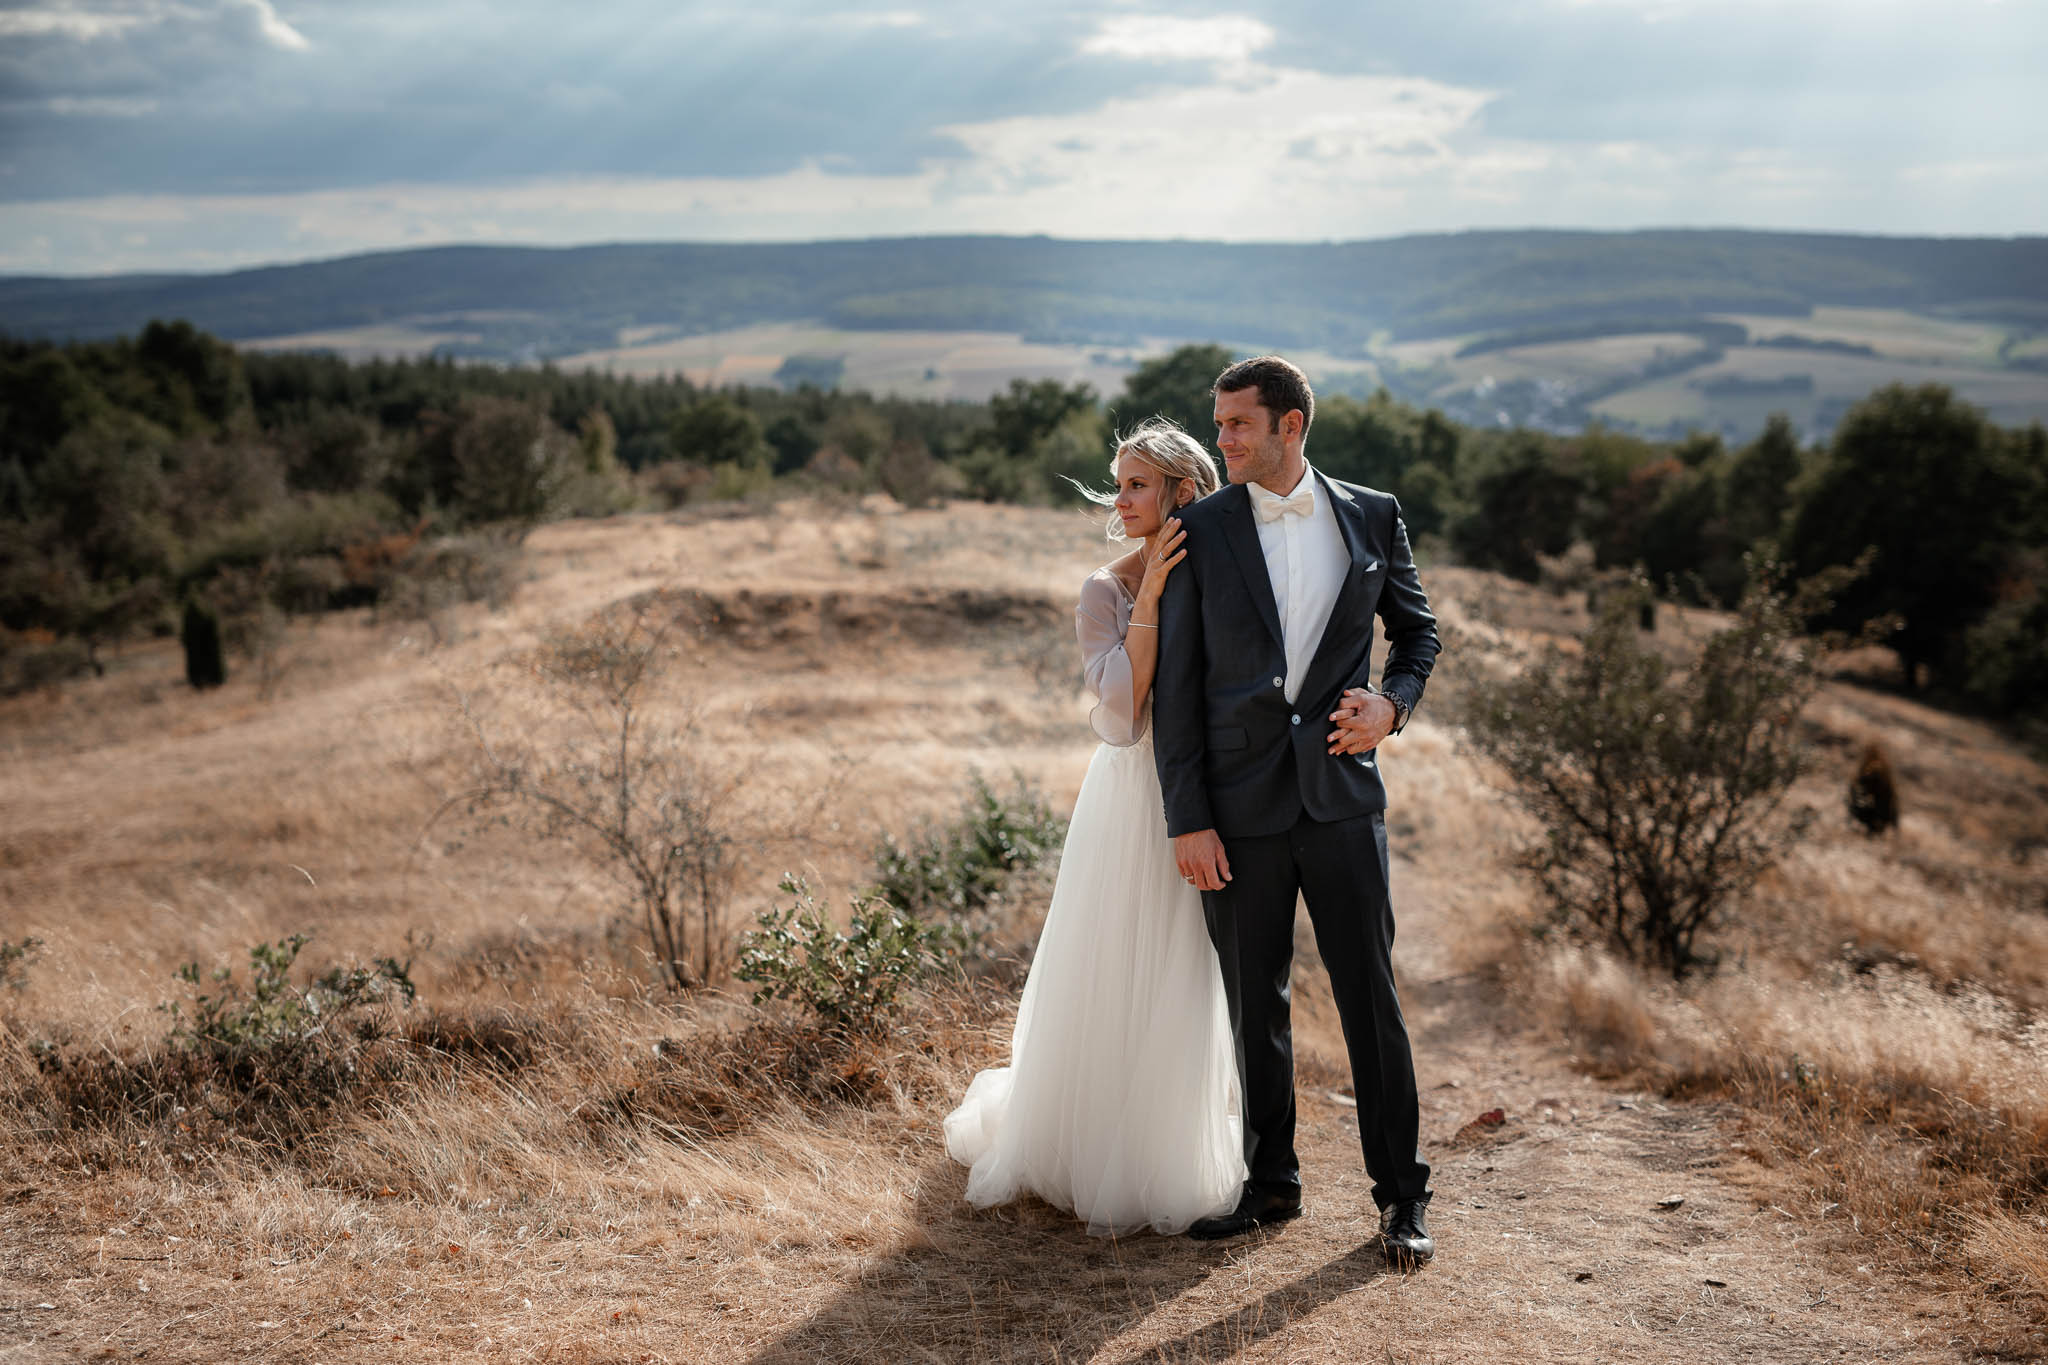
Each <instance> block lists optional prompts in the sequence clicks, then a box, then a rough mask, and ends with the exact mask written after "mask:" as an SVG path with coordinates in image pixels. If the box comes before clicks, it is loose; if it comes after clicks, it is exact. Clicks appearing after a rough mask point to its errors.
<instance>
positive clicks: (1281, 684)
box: [1273, 678, 1287, 687]
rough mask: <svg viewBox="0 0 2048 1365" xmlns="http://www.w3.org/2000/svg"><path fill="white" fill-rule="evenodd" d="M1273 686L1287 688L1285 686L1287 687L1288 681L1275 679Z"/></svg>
mask: <svg viewBox="0 0 2048 1365" xmlns="http://www.w3.org/2000/svg"><path fill="white" fill-rule="evenodd" d="M1273 686H1275V687H1285V686H1287V679H1285V678H1275V679H1273Z"/></svg>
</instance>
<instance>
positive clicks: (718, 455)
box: [668, 393, 769, 467]
mask: <svg viewBox="0 0 2048 1365" xmlns="http://www.w3.org/2000/svg"><path fill="white" fill-rule="evenodd" d="M668 432H669V449H670V450H671V451H673V452H674V454H675V456H676V458H677V459H680V460H689V461H691V462H693V463H696V464H706V465H719V464H734V465H743V466H748V467H754V466H760V465H765V464H767V462H768V459H769V452H768V442H767V440H766V438H765V437H764V436H763V434H762V431H761V419H760V418H759V417H757V416H755V415H754V413H753V410H752V409H750V408H748V407H747V406H746V405H745V404H743V403H741V402H740V401H739V400H738V399H736V398H734V397H732V395H730V394H725V393H713V394H706V395H705V396H704V397H702V398H700V399H698V400H697V401H696V402H694V403H691V404H689V405H688V406H686V407H683V408H679V409H678V410H677V411H676V415H675V417H674V418H673V419H672V420H671V421H670V423H669V429H668Z"/></svg>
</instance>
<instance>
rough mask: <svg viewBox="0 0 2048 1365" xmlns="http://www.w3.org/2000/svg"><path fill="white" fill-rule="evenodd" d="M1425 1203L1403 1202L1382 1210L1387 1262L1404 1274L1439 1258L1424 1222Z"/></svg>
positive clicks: (1381, 1236)
mask: <svg viewBox="0 0 2048 1365" xmlns="http://www.w3.org/2000/svg"><path fill="white" fill-rule="evenodd" d="M1428 1203H1429V1201H1428V1200H1426V1199H1403V1200H1402V1201H1401V1202H1400V1203H1398V1204H1389V1205H1387V1207H1385V1208H1384V1209H1381V1210H1380V1245H1381V1246H1383V1247H1384V1248H1385V1249H1386V1255H1387V1260H1388V1261H1390V1262H1391V1263H1393V1264H1394V1265H1396V1266H1399V1267H1400V1268H1402V1269H1403V1270H1412V1269H1414V1268H1415V1267H1416V1266H1418V1265H1421V1264H1422V1263H1423V1262H1424V1261H1427V1260H1428V1259H1429V1258H1430V1257H1432V1256H1434V1255H1436V1243H1435V1242H1433V1241H1431V1240H1430V1237H1429V1228H1428V1227H1427V1226H1425V1225H1424V1223H1423V1221H1422V1211H1423V1209H1424V1208H1426V1207H1427V1206H1428Z"/></svg>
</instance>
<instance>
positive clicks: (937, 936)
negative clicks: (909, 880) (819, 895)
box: [733, 877, 974, 1033]
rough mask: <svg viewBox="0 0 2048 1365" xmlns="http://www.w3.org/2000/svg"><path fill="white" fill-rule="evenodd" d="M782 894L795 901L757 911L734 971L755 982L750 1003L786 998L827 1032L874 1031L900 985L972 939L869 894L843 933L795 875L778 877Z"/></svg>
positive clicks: (858, 901)
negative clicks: (755, 925)
mask: <svg viewBox="0 0 2048 1365" xmlns="http://www.w3.org/2000/svg"><path fill="white" fill-rule="evenodd" d="M782 891H783V894H785V895H788V896H791V897H794V900H793V902H792V903H791V904H789V905H771V906H770V907H769V908H768V909H766V910H763V911H762V912H761V915H760V921H759V923H760V927H759V928H757V929H754V930H752V931H750V932H748V933H747V934H745V935H744V936H743V937H742V938H741V940H740V960H739V966H738V968H736V969H735V970H734V972H733V975H734V976H736V977H738V978H739V979H740V980H742V981H752V982H756V983H758V984H759V989H758V990H756V991H755V992H754V1003H755V1004H762V1003H765V1002H766V1001H769V1000H789V1001H791V1002H793V1003H795V1004H797V1005H799V1006H801V1007H802V1008H804V1009H806V1010H808V1011H809V1012H810V1013H812V1014H814V1015H816V1016H817V1018H818V1020H819V1022H820V1023H822V1024H824V1025H825V1026H826V1027H827V1028H828V1029H834V1030H840V1031H845V1032H851V1033H873V1032H875V1031H876V1030H877V1029H878V1028H879V1027H880V1026H881V1024H882V1023H883V1022H884V1021H885V1020H886V1019H887V1018H888V1017H889V1016H890V1015H892V1014H894V1013H895V1011H896V1009H897V1006H898V1003H899V997H900V995H901V993H902V990H903V988H904V987H905V986H906V985H909V984H910V983H911V982H914V981H916V980H918V979H919V978H920V977H924V976H928V975H930V974H932V973H935V972H941V971H945V970H948V969H950V968H952V967H954V966H955V965H956V964H957V963H958V962H959V960H960V957H961V955H962V953H964V952H965V951H966V950H967V948H968V947H970V946H971V945H972V943H973V942H974V936H973V935H972V934H971V933H970V932H969V931H967V930H966V929H963V928H962V927H961V926H959V925H957V924H953V923H940V924H924V923H920V922H919V921H918V920H916V919H914V918H912V917H911V916H909V915H907V914H905V913H904V912H902V911H900V910H898V909H896V908H895V907H894V906H892V905H890V904H889V903H888V902H887V901H885V900H881V899H879V898H877V897H874V896H861V897H857V898H855V900H854V902H853V915H852V918H851V919H850V920H849V922H848V924H847V927H846V929H845V930H844V931H843V932H842V931H840V930H837V929H834V928H833V927H832V925H831V923H830V922H829V921H828V920H827V919H826V917H825V911H824V908H823V907H822V906H821V905H820V904H819V903H818V901H817V899H816V898H815V897H813V896H812V895H811V889H810V886H809V884H808V883H807V882H805V881H804V880H803V879H802V878H801V877H784V878H783V879H782Z"/></svg>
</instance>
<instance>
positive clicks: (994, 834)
mask: <svg viewBox="0 0 2048 1365" xmlns="http://www.w3.org/2000/svg"><path fill="white" fill-rule="evenodd" d="M1066 833H1067V828H1066V822H1065V821H1064V820H1062V819H1060V818H1059V817H1058V816H1056V815H1054V814H1053V813H1052V808H1051V807H1049V806H1047V805H1046V804H1045V801H1044V799H1043V798H1042V797H1040V796H1039V795H1038V793H1036V792H1035V791H1033V790H1032V789H1031V788H1030V786H1029V785H1028V784H1027V783H1026V782H1025V781H1024V780H1023V778H1021V777H1019V778H1017V779H1016V784H1015V786H1014V787H1013V789H1012V790H1011V792H1010V793H1009V794H1008V795H1003V794H1001V793H999V792H997V791H996V790H995V789H994V788H992V787H990V786H989V784H988V782H987V781H986V780H985V779H984V778H983V777H982V776H981V775H980V774H979V773H977V774H975V775H974V777H973V779H972V786H971V790H970V792H969V795H968V799H967V806H966V809H965V810H964V811H963V812H962V813H961V815H960V818H959V819H957V820H955V821H954V822H953V823H952V824H950V825H945V826H940V827H936V828H926V829H925V830H923V831H921V832H920V833H918V834H917V835H916V836H914V837H913V838H912V839H911V840H910V841H909V842H908V843H903V842H899V841H898V840H897V839H896V837H895V836H894V835H885V836H883V838H882V841H881V843H879V844H878V845H876V847H875V872H876V880H875V885H874V887H873V889H872V891H871V892H870V893H869V894H870V895H873V896H878V897H880V898H882V899H883V900H886V901H888V902H889V903H890V904H891V905H894V906H896V907H897V908H898V909H900V910H903V911H905V912H906V913H908V914H911V915H916V916H920V917H923V918H931V917H932V916H934V915H944V916H946V917H948V918H951V919H955V920H965V919H969V918H975V917H981V916H985V915H986V914H987V912H988V911H989V910H990V908H991V907H993V906H994V905H995V904H996V903H997V902H999V901H1000V900H1001V899H1002V896H1003V894H1004V892H1005V891H1006V890H1007V888H1008V887H1009V885H1010V881H1011V879H1012V878H1013V877H1014V876H1016V875H1017V874H1018V873H1020V872H1025V871H1029V870H1030V869H1032V868H1034V867H1037V866H1038V865H1039V864H1040V863H1042V862H1044V861H1045V860H1046V859H1047V858H1049V857H1051V856H1052V855H1053V854H1054V853H1056V852H1057V851H1058V850H1059V847H1060V844H1061V842H1062V841H1063V840H1064V839H1065V838H1066Z"/></svg>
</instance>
